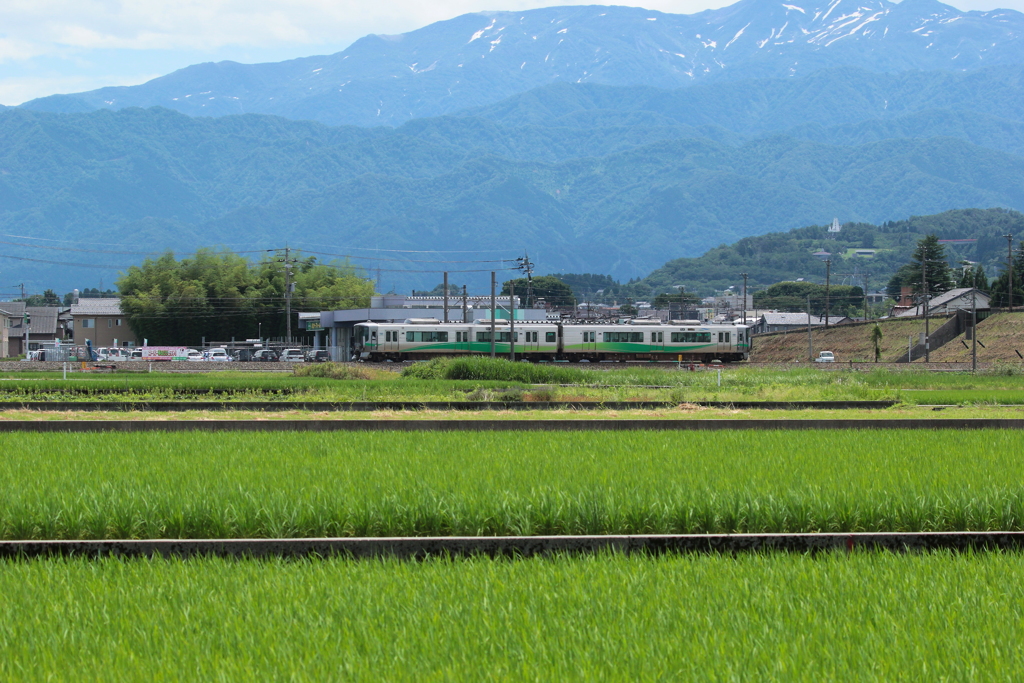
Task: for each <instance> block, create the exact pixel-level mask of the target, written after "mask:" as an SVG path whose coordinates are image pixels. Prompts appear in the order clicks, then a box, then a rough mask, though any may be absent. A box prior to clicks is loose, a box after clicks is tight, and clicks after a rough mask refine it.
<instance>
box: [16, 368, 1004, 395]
mask: <svg viewBox="0 0 1024 683" xmlns="http://www.w3.org/2000/svg"><path fill="white" fill-rule="evenodd" d="M315 367H316V368H324V369H325V370H329V369H330V368H326V366H315ZM341 370H343V371H344V372H342V376H344V377H349V378H348V379H332V378H328V377H305V376H303V377H299V376H293V375H288V374H274V375H267V374H261V373H231V372H226V373H210V374H204V375H180V374H158V373H153V374H131V375H129V374H124V375H104V376H90V375H82V374H76V375H73V376H72V377H70V378H69V379H67V380H63V379H61V378H60V377H59V376H55V377H39V376H38V375H36V374H32V375H29V376H26V375H28V373H24V374H22V375H20V376H11V375H8V376H5V377H4V378H3V379H2V380H0V402H2V401H24V400H34V401H38V400H90V401H94V400H126V401H140V400H148V401H154V400H275V401H481V400H486V401H494V400H498V401H501V400H509V401H517V400H524V399H525V400H594V401H602V400H603V401H629V400H647V401H676V402H687V401H705V400H713V401H730V400H735V401H741V400H742V401H751V400H766V401H768V400H771V401H785V400H906V401H909V402H915V401H917V398H915V396H916V395H915V394H914V392H913V391H908V390H924V389H928V390H934V391H958V392H959V391H966V392H982V393H980V394H977V398H975V397H972V396H970V395H968V394H961V395H960V399H958V400H950V401H940V400H936V401H928V402H937V403H942V402H948V403H961V402H966V403H969V402H974V401H977V402H980V403H993V402H995V403H1019V402H1020V398H1019V397H1020V396H1021V394H1022V392H1024V373H1022V371H1021V368H1017V366H1014V365H1005V366H1000V367H999V368H998V369H997V371H995V372H990V373H979V374H976V375H972V374H970V373H966V372H965V373H960V372H941V373H935V372H922V371H917V370H914V369H910V370H908V371H903V372H896V371H892V370H875V371H861V370H840V369H830V370H825V369H821V368H809V367H785V366H783V367H774V368H760V367H749V366H737V367H728V368H725V369H724V370H723V372H722V373H721V386H719V376H718V372H716V371H699V372H687V371H685V370H676V369H674V368H663V367H651V368H645V367H636V366H631V367H628V368H624V369H615V370H611V369H602V370H597V369H585V368H580V367H567V366H565V365H557V366H556V365H530V364H527V363H509V362H508V361H504V360H500V361H498V362H490V361H489V360H486V359H477V360H475V361H472V362H465V363H435V362H431V363H421V364H415V365H413V366H411V367H408V368H407V369H406V371H405V374H404V375H403V376H399V375H398V374H397V373H392V372H385V371H379V370H373V371H372V375H373V378H371V379H358V378H351V377H352V375H351V373H352V372H354V371H355V370H351V369H349V368H347V367H344V368H341ZM356 370H360V371H362V370H366V371H367V372H369V371H370V369H360V368H356ZM425 377H426V378H425Z"/></svg>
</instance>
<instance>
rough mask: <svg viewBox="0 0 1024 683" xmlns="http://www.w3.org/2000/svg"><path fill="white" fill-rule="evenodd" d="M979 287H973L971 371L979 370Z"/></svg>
mask: <svg viewBox="0 0 1024 683" xmlns="http://www.w3.org/2000/svg"><path fill="white" fill-rule="evenodd" d="M977 295H978V289H977V288H976V287H971V372H978V302H977Z"/></svg>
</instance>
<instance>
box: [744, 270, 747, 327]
mask: <svg viewBox="0 0 1024 683" xmlns="http://www.w3.org/2000/svg"><path fill="white" fill-rule="evenodd" d="M743 324H744V325H746V324H747V274H746V273H743Z"/></svg>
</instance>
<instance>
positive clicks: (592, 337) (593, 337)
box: [590, 332, 597, 342]
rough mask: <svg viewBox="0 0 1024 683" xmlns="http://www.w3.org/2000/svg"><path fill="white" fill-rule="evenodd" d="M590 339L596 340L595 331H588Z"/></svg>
mask: <svg viewBox="0 0 1024 683" xmlns="http://www.w3.org/2000/svg"><path fill="white" fill-rule="evenodd" d="M590 341H592V342H593V341H597V332H591V333H590Z"/></svg>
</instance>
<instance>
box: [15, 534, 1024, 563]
mask: <svg viewBox="0 0 1024 683" xmlns="http://www.w3.org/2000/svg"><path fill="white" fill-rule="evenodd" d="M1021 549H1024V532H1021V531H932V532H887V533H874V532H858V533H809V534H678V535H636V536H433V537H401V538H240V539H150V540H109V541H2V542H0V558H4V559H17V558H38V557H86V558H97V557H111V556H112V557H182V558H184V557H196V556H217V557H235V558H249V557H252V558H259V557H331V556H344V557H351V558H356V559H371V558H379V557H396V558H403V559H425V558H428V557H465V556H475V555H485V556H490V557H532V556H547V555H555V554H562V553H598V552H618V553H646V554H651V555H658V554H665V553H748V552H797V553H818V552H827V551H833V552H834V551H842V550H846V551H855V550H870V551H889V552H921V551H931V550H954V551H970V550H1013V551H1019V550H1021Z"/></svg>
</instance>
